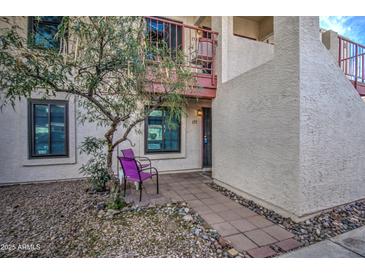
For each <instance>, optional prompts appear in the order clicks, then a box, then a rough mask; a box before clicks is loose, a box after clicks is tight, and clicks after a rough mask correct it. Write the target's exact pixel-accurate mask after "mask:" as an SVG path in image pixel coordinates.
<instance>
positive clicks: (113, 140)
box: [0, 17, 194, 194]
mask: <svg viewBox="0 0 365 274" xmlns="http://www.w3.org/2000/svg"><path fill="white" fill-rule="evenodd" d="M145 34H146V23H145V20H144V18H142V17H64V18H63V20H62V23H61V24H60V26H59V28H58V33H57V35H56V38H57V39H58V40H59V42H60V49H59V50H54V49H47V48H43V49H37V48H34V47H32V46H31V45H29V41H32V39H28V40H27V38H26V37H22V36H21V35H20V32H19V29H18V26H16V25H11V24H10V23H9V25H8V27H7V28H6V29H2V30H1V35H0V68H1V69H0V89H2V90H3V96H2V99H3V102H2V106H5V105H7V104H9V103H10V104H11V105H12V106H14V104H15V102H16V101H17V100H20V99H21V98H30V97H32V95H33V93H34V92H35V91H37V92H41V93H42V95H43V97H44V98H49V97H52V96H55V95H56V94H58V93H62V94H66V95H72V96H76V97H77V101H78V105H79V110H80V111H79V113H78V119H79V121H80V122H81V123H84V122H90V123H96V124H97V125H98V126H101V127H104V128H105V134H104V139H103V140H100V141H97V140H95V138H88V139H85V141H84V144H83V149H82V150H83V151H85V152H87V153H91V155H92V153H93V152H94V156H95V149H96V147H95V145H98V146H100V145H101V144H103V145H104V146H105V157H101V161H102V162H103V164H104V165H105V169H106V174H107V175H108V178H109V179H112V180H113V181H114V182H115V183H114V191H115V192H116V193H117V194H118V193H119V184H118V183H116V178H114V172H113V169H112V160H113V151H114V150H115V149H116V147H117V146H118V145H119V144H121V143H122V142H124V141H126V140H128V136H129V134H130V132H131V131H132V130H133V129H134V128H136V125H137V124H139V123H140V122H141V121H143V120H144V119H145V117H146V115H148V113H149V112H150V111H151V109H154V108H158V107H160V106H164V107H166V108H168V109H169V110H170V111H169V113H170V115H171V116H179V115H181V114H180V113H181V111H182V109H183V107H184V105H185V104H186V100H185V97H184V92H185V91H186V90H188V89H190V88H191V86H192V85H193V84H194V83H193V82H194V80H193V77H192V75H191V72H190V70H189V69H187V68H186V67H185V62H184V55H183V53H182V52H181V51H179V50H176V49H175V50H170V49H169V48H168V47H167V46H166V44H164V43H163V42H162V43H161V41H160V42H159V43H158V44H157V43H154V42H153V43H151V42H149V39H146V37H145ZM118 129H119V130H121V132H122V133H121V135H119V134H118V136H115V135H116V132H117V130H118ZM118 132H119V131H118ZM90 142H91V143H90ZM91 160H92V159H91ZM91 164H95V161H94V162H92V163H91ZM96 166H97V167H98V171H99V172H100V174H102V175H101V176H104V178H105V176H106V174H105V172H104V173H103V171H102V167H101V166H100V164H96ZM89 167H90V166H89ZM83 171H84V172H88V171H90V169H89V170H88V167H85V166H84V167H83Z"/></svg>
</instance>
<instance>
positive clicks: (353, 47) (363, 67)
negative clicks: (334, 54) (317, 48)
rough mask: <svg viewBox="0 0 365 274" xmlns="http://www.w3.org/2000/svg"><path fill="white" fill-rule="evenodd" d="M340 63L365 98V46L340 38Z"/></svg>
mask: <svg viewBox="0 0 365 274" xmlns="http://www.w3.org/2000/svg"><path fill="white" fill-rule="evenodd" d="M338 39H339V49H338V63H339V65H340V67H341V68H342V70H343V72H344V73H345V75H346V77H347V78H348V79H349V80H350V81H351V82H352V84H353V85H354V87H355V89H357V91H358V92H359V94H360V96H365V46H364V45H361V44H358V43H355V42H353V41H351V40H349V39H347V38H345V37H342V36H338Z"/></svg>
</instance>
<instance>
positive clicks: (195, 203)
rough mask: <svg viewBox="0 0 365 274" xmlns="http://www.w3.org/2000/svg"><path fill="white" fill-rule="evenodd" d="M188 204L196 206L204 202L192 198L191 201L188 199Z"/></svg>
mask: <svg viewBox="0 0 365 274" xmlns="http://www.w3.org/2000/svg"><path fill="white" fill-rule="evenodd" d="M188 204H189V205H190V206H192V207H197V206H202V205H204V203H203V202H202V201H200V200H192V201H189V202H188Z"/></svg>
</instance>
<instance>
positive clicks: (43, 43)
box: [32, 16, 62, 49]
mask: <svg viewBox="0 0 365 274" xmlns="http://www.w3.org/2000/svg"><path fill="white" fill-rule="evenodd" d="M61 21H62V17H61V16H40V17H34V18H33V20H32V24H33V25H32V32H33V33H32V35H33V37H32V41H33V45H34V46H35V47H40V48H47V49H50V48H56V49H57V48H59V46H60V43H59V40H58V39H57V38H56V37H55V36H56V34H57V31H58V26H59V25H60V24H61Z"/></svg>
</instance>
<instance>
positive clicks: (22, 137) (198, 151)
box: [0, 95, 210, 184]
mask: <svg viewBox="0 0 365 274" xmlns="http://www.w3.org/2000/svg"><path fill="white" fill-rule="evenodd" d="M34 98H37V97H36V96H35V97H34ZM53 99H65V98H64V96H62V95H59V96H57V97H56V98H53ZM68 100H69V151H70V156H69V157H67V158H54V159H50V158H47V159H28V154H29V153H28V113H27V110H28V105H27V101H26V100H22V101H20V102H18V103H17V104H16V106H15V111H14V110H13V109H12V108H11V107H7V108H5V109H4V110H3V112H1V113H0V129H1V134H0V159H1V161H0V184H8V183H17V182H31V181H48V180H62V179H74V178H81V177H82V174H80V172H79V168H80V167H81V165H82V164H83V163H85V162H86V161H87V155H85V154H81V155H80V153H79V149H78V148H79V146H80V145H81V142H82V141H83V140H84V138H85V137H86V136H97V137H102V136H103V134H104V132H105V130H103V128H100V127H96V126H95V125H93V124H89V123H85V125H81V124H79V122H78V121H77V119H76V108H77V106H76V105H75V100H74V98H72V97H71V98H69V99H68ZM203 106H205V107H210V102H209V101H205V102H203V101H202V102H192V103H191V104H190V105H189V107H188V109H187V111H186V112H187V116H184V117H183V118H182V123H181V152H180V153H173V154H171V153H162V154H161V153H159V154H148V155H145V156H148V157H149V158H151V159H152V163H153V166H155V167H156V168H157V169H158V170H159V171H160V172H181V171H193V170H200V169H201V167H202V148H201V146H202V117H198V116H197V115H196V112H197V110H198V109H201V107H203ZM139 127H140V128H141V129H142V131H141V132H142V133H141V134H139V133H137V132H135V131H134V132H132V133H131V135H130V139H131V141H132V143H133V145H134V147H133V149H134V151H135V153H136V155H140V156H142V155H144V133H143V132H144V130H143V128H144V123H141V124H140V126H139ZM129 146H130V144H129V143H128V142H126V143H125V144H123V145H121V146H120V147H119V148H120V149H122V148H123V147H129ZM116 156H117V153H115V156H114V159H116ZM114 170H115V171H116V170H117V161H114Z"/></svg>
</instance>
